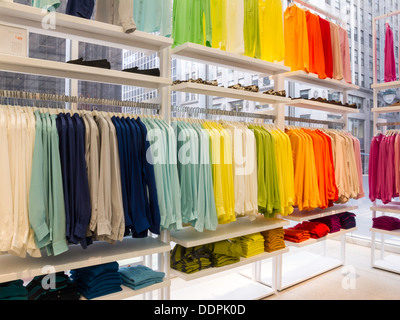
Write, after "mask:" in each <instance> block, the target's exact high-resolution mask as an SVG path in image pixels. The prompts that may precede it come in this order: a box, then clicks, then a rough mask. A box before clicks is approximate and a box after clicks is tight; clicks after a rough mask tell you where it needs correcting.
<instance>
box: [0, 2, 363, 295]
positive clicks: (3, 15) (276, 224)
mask: <svg viewBox="0 0 400 320" xmlns="http://www.w3.org/2000/svg"><path fill="white" fill-rule="evenodd" d="M303 5H306V4H303ZM311 9H313V10H315V8H311ZM45 15H46V13H43V12H42V10H40V9H37V8H32V7H28V6H24V5H19V4H14V3H8V2H0V21H1V22H2V23H5V24H8V25H12V26H18V27H22V28H27V29H28V30H29V31H30V32H36V33H40V34H45V35H51V36H56V37H62V38H67V39H71V40H72V47H73V50H72V52H73V54H72V57H71V59H74V60H75V59H79V57H78V56H77V47H78V45H77V44H78V42H79V41H83V42H89V43H93V44H101V45H105V46H111V47H116V48H122V49H129V50H138V51H142V52H145V53H149V52H154V51H156V52H158V54H159V57H160V73H158V72H154V73H153V72H150V71H149V72H148V74H143V73H145V72H140V70H136V71H138V72H135V70H131V71H132V72H126V71H127V70H125V71H119V70H111V69H103V68H93V67H90V66H87V65H74V64H66V63H61V62H53V61H44V60H40V59H33V58H27V57H17V56H11V55H6V54H0V70H2V71H9V72H17V73H25V74H26V73H27V74H35V75H43V76H49V77H58V78H65V79H71V83H72V88H73V90H72V95H73V96H72V97H70V100H68V99H65V98H64V100H62V99H60V100H61V101H65V102H67V100H68V101H69V102H71V106H72V110H77V104H79V103H81V102H82V101H84V99H82V98H78V97H76V96H77V81H79V80H81V81H90V82H101V83H109V84H116V85H128V86H139V87H146V88H153V89H158V90H159V93H160V96H161V107H160V108H159V109H157V110H159V111H160V113H161V115H162V116H163V119H164V120H165V121H166V122H167V123H170V118H171V111H172V110H171V99H170V98H171V97H170V92H171V91H178V92H189V93H197V94H201V95H207V96H215V97H226V98H235V99H240V100H245V101H255V102H259V103H262V104H269V105H270V106H271V107H272V110H269V111H268V114H262V112H261V113H255V114H249V113H239V112H234V111H232V112H225V111H219V112H217V111H213V110H207V111H205V112H207V113H208V114H210V115H213V114H219V115H227V116H236V117H237V116H239V117H243V118H253V119H262V120H267V119H268V120H273V121H274V125H275V126H276V127H277V128H279V129H280V130H282V131H284V129H285V122H286V121H293V120H292V119H291V118H288V117H285V108H286V107H287V106H293V107H299V108H308V109H313V110H322V111H329V112H333V113H338V114H341V115H342V116H343V118H342V121H339V122H338V124H341V125H343V127H344V129H346V128H347V116H348V114H351V113H357V112H358V110H356V109H354V108H351V107H348V106H346V105H345V103H346V102H347V92H348V91H350V90H357V89H358V86H355V85H352V84H349V83H348V82H345V81H343V80H336V79H330V78H326V79H321V78H319V77H318V75H316V74H312V73H307V72H304V71H301V70H300V71H291V70H290V68H288V67H286V66H284V65H283V64H282V63H272V62H269V61H265V60H260V59H256V58H252V57H249V56H246V55H242V54H239V53H233V52H227V51H223V50H220V49H217V48H212V47H207V46H202V45H198V44H192V43H184V44H181V45H179V46H176V47H175V48H173V49H171V46H172V45H173V40H172V39H169V38H165V37H160V36H156V35H154V34H147V33H144V32H141V31H138V30H136V31H135V32H133V33H131V34H127V33H126V32H124V30H123V29H122V27H120V26H116V25H110V24H105V23H102V22H99V21H91V20H87V19H82V18H78V17H74V16H70V15H66V14H60V13H55V21H56V28H55V29H51V28H49V29H43V28H42V22H43V19H44V18H45ZM171 57H175V58H179V59H185V60H191V61H197V62H202V63H205V64H210V65H217V66H219V67H227V68H230V69H235V70H240V71H245V72H249V73H253V74H258V75H259V76H260V77H265V76H270V78H271V80H274V89H273V90H272V91H269V92H266V93H260V92H256V91H257V90H254V88H249V90H242V88H223V87H219V86H218V85H215V82H211V83H207V82H206V83H204V80H202V81H200V80H199V79H198V80H196V79H193V81H186V82H184V81H181V82H180V83H174V84H173V83H172V80H171ZM285 81H296V82H302V83H307V84H310V85H316V86H319V87H323V88H329V89H332V90H336V91H341V92H343V96H344V105H342V106H339V105H335V104H329V103H326V102H324V101H312V100H305V99H296V100H292V99H290V98H288V97H286V94H285V93H286V92H285ZM253 91H254V92H253ZM4 95H5V96H7V93H4ZM0 96H1V94H0ZM38 98H39V99H40V98H43V97H42V96H39V97H38ZM47 98H48V100H52V99H53V100H52V101H57V99H59V98H58V97H47ZM92 102H93V101H92ZM102 102H103V103H104V104H106V105H107V101H102ZM121 104H122V105H123V106H126V105H129V103H128V102H127V103H126V104H125V103H124V102H115V105H117V106H120V105H121ZM133 107H137V108H141V105H140V104H138V105H137V104H136V105H135V106H133ZM143 107H144V106H143ZM178 109H179V107H178ZM194 112H195V113H196V111H194ZM199 113H203V111H201V112H200V111H199ZM298 120H299V121H301V122H306V123H307V122H311V121H312V119H309V120H307V119H306V120H304V119H298ZM321 123H322V122H321ZM355 209H357V207H353V206H348V205H334V206H333V207H330V208H327V209H324V210H322V209H315V210H312V211H308V212H297V211H296V210H295V212H294V213H293V214H291V215H289V216H280V217H276V218H265V217H264V216H262V215H259V216H257V218H256V219H255V220H254V221H251V220H250V219H248V217H240V218H239V217H238V218H237V219H236V221H234V222H232V223H229V224H221V225H218V228H217V229H216V230H215V231H208V230H205V231H204V232H198V231H196V230H194V229H193V228H191V227H185V228H183V229H182V230H176V231H168V230H164V231H162V233H161V235H160V236H159V237H157V238H156V237H148V238H145V239H124V241H123V242H121V243H120V244H118V245H117V246H110V245H109V244H107V243H96V244H95V245H94V246H93V247H91V248H90V250H88V251H84V250H82V248H80V247H78V246H75V247H71V248H70V250H68V252H66V253H65V254H63V255H60V256H59V257H45V258H41V259H33V258H30V257H28V258H26V259H24V260H21V259H20V258H17V257H14V256H10V255H3V256H0V264H1V265H2V271H0V282H8V281H14V280H18V279H26V278H31V277H35V276H39V275H43V274H44V272H45V271H44V270H43V266H45V265H52V266H54V271H55V272H62V271H68V270H71V269H79V268H83V267H90V266H95V265H99V264H104V263H112V262H115V261H121V260H122V261H124V260H131V259H135V258H139V257H141V258H143V260H146V262H147V264H148V265H152V258H151V257H152V256H153V255H157V257H158V259H157V260H158V261H157V262H158V269H159V271H160V272H164V273H165V277H164V278H163V281H162V282H158V281H157V282H156V283H154V284H152V285H150V286H148V287H144V288H141V289H138V290H134V291H133V290H132V289H131V288H128V287H124V285H122V286H121V288H122V290H121V291H118V292H115V293H113V294H111V295H106V296H102V297H98V299H125V298H130V297H132V296H134V295H138V294H144V293H147V292H152V291H154V290H160V291H159V296H158V297H159V298H161V299H170V298H171V292H170V286H171V276H176V277H179V278H181V279H183V280H185V281H196V280H198V279H202V280H203V277H204V280H206V279H212V278H213V282H212V285H213V287H214V286H216V287H218V289H215V292H214V293H212V294H211V295H210V296H209V297H206V298H219V299H243V296H245V297H246V298H247V299H249V297H250V298H253V299H258V298H261V297H266V296H269V295H271V294H274V293H276V292H277V291H278V290H283V289H284V288H286V287H288V286H291V285H293V284H295V283H299V282H301V281H304V280H306V279H309V278H311V277H313V276H315V275H316V274H320V273H322V272H326V271H327V270H331V269H332V268H336V267H338V266H340V265H343V263H344V258H345V235H346V234H347V233H349V232H352V231H353V230H355V229H354V228H350V229H342V230H340V231H338V232H335V233H332V234H328V235H326V236H324V237H322V238H320V239H311V238H310V239H308V240H306V241H302V242H299V243H295V242H289V241H286V243H285V244H286V247H284V248H282V247H279V248H278V249H277V250H271V252H267V251H264V252H262V253H259V254H257V255H249V256H248V257H241V258H240V259H239V261H238V262H235V263H231V264H226V265H223V266H220V267H212V268H206V269H203V270H200V271H198V272H195V273H190V274H187V273H184V272H181V271H179V270H175V269H171V268H170V250H171V244H178V245H180V246H182V247H185V248H192V247H195V246H201V245H206V244H212V243H215V242H217V241H223V240H227V239H231V238H235V237H243V236H249V235H253V234H256V233H261V234H264V235H265V237H268V234H267V233H266V232H267V231H272V230H278V229H281V228H285V227H288V226H289V224H290V222H289V221H297V222H303V221H308V220H310V219H315V218H319V217H322V216H326V215H328V216H329V215H334V214H338V213H341V212H347V211H351V210H355ZM276 232H277V233H279V232H278V231H276ZM338 236H340V237H341V248H342V252H341V259H339V260H335V259H331V258H328V257H320V256H319V255H318V256H317V257H316V256H314V255H312V254H310V255H308V256H307V254H306V258H305V259H303V260H302V261H303V262H304V263H308V262H310V263H312V267H309V266H307V267H306V266H302V265H298V267H300V268H301V269H302V272H298V270H296V272H295V275H293V274H292V272H293V270H286V266H287V265H289V263H288V264H286V263H285V261H286V255H288V260H289V259H291V257H290V252H289V251H290V248H289V247H290V246H293V247H295V246H297V247H306V246H307V245H309V244H312V243H316V242H321V243H324V242H325V240H327V239H330V238H334V237H338ZM267 248H269V249H271V248H272V247H268V246H267V247H266V248H265V249H267ZM284 258H285V259H284ZM284 260H285V261H284ZM262 261H268V262H271V264H272V268H271V269H269V270H268V271H270V274H269V276H268V280H264V279H263V278H262V275H261V274H262V271H263V270H262V269H263V265H262V264H261V262H262ZM297 261H298V260H297ZM316 261H318V263H316ZM243 266H252V275H251V276H249V277H248V276H245V277H244V276H243V275H240V274H239V275H238V274H234V275H229V276H224V275H223V274H222V273H223V272H224V271H229V270H233V269H236V268H240V267H243ZM213 276H214V277H213ZM205 277H207V278H205ZM216 277H218V279H216ZM248 278H250V279H248ZM222 279H224V280H225V281H226V279H231V280H228V283H230V284H232V285H233V287H234V288H233V289H232V290H231V291H230V290H229V288H224V290H223V291H221V290H220V286H218V283H219V281H221V280H222ZM249 280H250V281H249ZM205 282H206V281H204V283H205ZM203 285H204V284H203V283H202V284H201V285H200V284H198V283H197V284H196V282H194V285H193V286H192V287H189V288H184V289H182V290H177V291H176V292H173V295H172V298H184V299H186V298H187V297H188V292H191V294H192V295H191V296H190V297H192V298H197V294H198V292H197V290H195V289H196V288H197V287H198V286H203ZM235 286H236V287H235ZM237 286H240V289H239V291H240V292H241V294H243V295H242V296H241V297H240V296H238V295H237V292H238V287H237ZM188 290H189V291H188ZM194 291H196V292H194ZM198 298H199V299H201V297H198Z"/></svg>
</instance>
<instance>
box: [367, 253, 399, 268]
mask: <svg viewBox="0 0 400 320" xmlns="http://www.w3.org/2000/svg"><path fill="white" fill-rule="evenodd" d="M372 266H373V267H374V268H378V269H382V270H385V271H390V272H394V273H400V256H399V255H395V254H390V255H387V256H385V258H384V259H377V260H375V261H374V263H373V265H372Z"/></svg>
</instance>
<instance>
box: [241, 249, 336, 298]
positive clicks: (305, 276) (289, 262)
mask: <svg viewBox="0 0 400 320" xmlns="http://www.w3.org/2000/svg"><path fill="white" fill-rule="evenodd" d="M282 259H284V261H283V262H282V263H281V271H280V272H281V278H278V279H277V281H278V284H277V286H278V287H277V290H278V291H282V290H285V289H287V288H289V287H291V286H294V285H296V284H299V283H301V282H304V281H307V280H309V279H311V278H313V277H316V276H318V275H320V274H323V273H325V272H328V271H330V270H333V269H336V268H338V267H340V266H341V265H343V262H342V261H340V259H336V258H333V257H327V256H321V255H319V254H316V253H313V252H308V251H300V252H295V253H290V254H285V255H283V256H282ZM261 268H262V275H261V279H260V282H261V283H263V284H265V285H271V283H272V280H271V276H270V270H271V268H272V263H271V261H267V260H266V261H263V262H262V264H261ZM251 272H252V270H251V269H246V270H243V271H242V272H241V273H240V274H242V275H243V276H245V277H247V278H251Z"/></svg>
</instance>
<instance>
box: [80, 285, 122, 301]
mask: <svg viewBox="0 0 400 320" xmlns="http://www.w3.org/2000/svg"><path fill="white" fill-rule="evenodd" d="M119 291H122V288H121V287H120V286H106V287H104V288H102V289H101V290H96V291H91V290H90V291H88V290H85V288H82V289H80V293H81V294H82V295H83V296H84V297H85V298H86V299H89V300H90V299H95V298H98V297H101V296H105V295H107V294H112V293H116V292H119Z"/></svg>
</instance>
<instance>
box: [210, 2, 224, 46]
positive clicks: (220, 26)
mask: <svg viewBox="0 0 400 320" xmlns="http://www.w3.org/2000/svg"><path fill="white" fill-rule="evenodd" d="M210 4H211V25H212V42H211V46H212V47H213V48H217V49H222V50H226V42H227V26H226V23H227V21H226V8H227V6H226V0H210Z"/></svg>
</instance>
